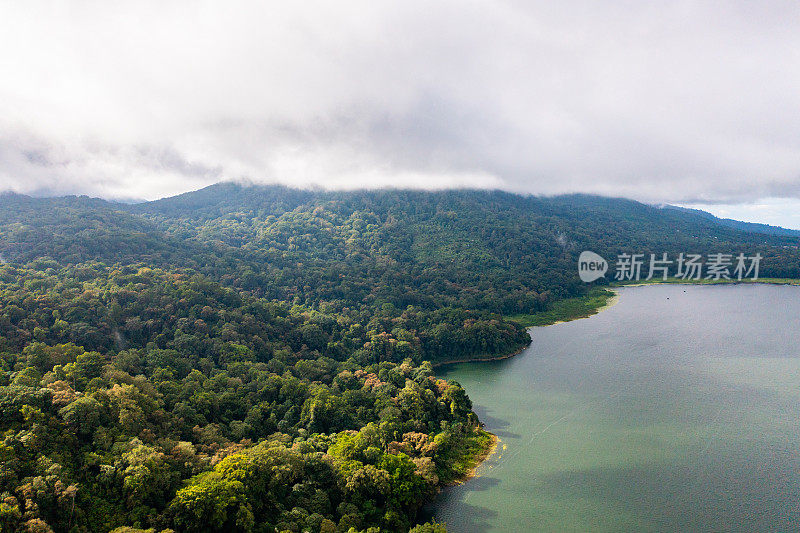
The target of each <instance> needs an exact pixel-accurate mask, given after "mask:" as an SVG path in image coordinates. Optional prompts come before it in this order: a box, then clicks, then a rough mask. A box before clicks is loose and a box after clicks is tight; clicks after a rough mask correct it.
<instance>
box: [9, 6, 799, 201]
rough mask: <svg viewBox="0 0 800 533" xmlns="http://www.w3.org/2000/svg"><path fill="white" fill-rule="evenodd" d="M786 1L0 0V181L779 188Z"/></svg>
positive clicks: (786, 140) (95, 187)
mask: <svg viewBox="0 0 800 533" xmlns="http://www.w3.org/2000/svg"><path fill="white" fill-rule="evenodd" d="M799 19H800V4H798V3H796V2H791V1H787V2H777V1H776V2H769V1H768V2H744V1H742V2H736V1H733V2H725V3H719V2H688V1H678V2H668V3H655V4H654V3H646V2H635V1H619V0H617V1H611V2H523V1H519V2H516V1H493V2H480V1H476V2H455V1H452V2H451V1H444V2H437V3H430V2H421V1H405V2H319V3H316V2H302V3H290V2H236V1H233V2H224V3H223V2H188V1H187V2H172V1H166V2H164V1H161V2H147V1H144V2H128V3H121V2H99V1H98V2H88V1H76V2H52V3H50V2H47V3H44V2H36V1H31V2H17V3H3V4H2V5H0V190H3V189H12V190H16V191H20V192H28V193H48V194H54V193H80V194H91V195H99V196H104V197H111V198H146V199H153V198H158V197H162V196H165V195H170V194H176V193H179V192H183V191H187V190H191V189H196V188H198V187H201V186H204V185H207V184H210V183H213V182H217V181H221V180H249V181H254V182H261V183H284V184H289V185H295V186H321V187H327V188H356V187H380V186H408V187H422V188H443V187H483V188H502V189H506V190H510V191H515V192H525V193H536V194H555V193H565V192H592V193H600V194H607V195H616V196H627V197H631V198H636V199H639V200H643V201H649V202H672V203H680V202H683V203H690V202H691V203H703V204H714V203H726V204H730V203H738V202H748V201H754V200H756V199H758V198H763V197H774V198H800V32H798V31H797V27H798V21H799Z"/></svg>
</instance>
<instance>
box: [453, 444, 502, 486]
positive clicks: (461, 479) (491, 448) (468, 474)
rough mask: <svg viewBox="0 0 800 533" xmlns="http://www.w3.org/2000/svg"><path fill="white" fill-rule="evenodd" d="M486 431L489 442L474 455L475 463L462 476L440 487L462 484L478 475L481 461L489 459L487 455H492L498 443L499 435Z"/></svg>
mask: <svg viewBox="0 0 800 533" xmlns="http://www.w3.org/2000/svg"><path fill="white" fill-rule="evenodd" d="M483 431H486V430H483ZM486 433H487V434H488V435H489V437H490V438H491V441H490V442H489V445H488V446H487V447H486V448H485V449H484V450H483V451H482V452H481V453H479V454H477V455H476V456H475V464H474V465H473V466H472V467H471V468H470V469H469V470H468V471H467V472H465V473H464V475H463V476H461V477H459V478H458V479H454V480H453V481H451V482H450V483H448V484H446V485H444V486H443V487H442V489H444V488H447V487H454V486H456V485H462V484H464V483H466V482H467V481H469V480H470V479H473V478H475V477H478V468H479V467H480V466H481V465H482V464H483V463H485V462H486V460H487V459H489V457H491V456H492V455H494V452H496V451H497V446H498V445H499V444H500V437H498V436H497V435H495V434H494V433H491V432H489V431H486Z"/></svg>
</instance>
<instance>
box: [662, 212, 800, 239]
mask: <svg viewBox="0 0 800 533" xmlns="http://www.w3.org/2000/svg"><path fill="white" fill-rule="evenodd" d="M663 207H664V208H665V209H676V210H678V211H685V212H688V213H695V214H697V215H699V216H702V217H705V218H707V219H709V220H713V221H714V222H716V223H717V224H720V225H723V226H728V227H729V228H735V229H738V230H741V231H746V232H748V233H766V234H768V235H783V236H788V237H800V230H796V229H788V228H782V227H780V226H771V225H769V224H759V223H757V222H742V221H740V220H733V219H732V218H719V217H717V216H714V215H712V214H711V213H709V212H707V211H703V210H701V209H691V208H688V207H679V206H677V205H664V206H663Z"/></svg>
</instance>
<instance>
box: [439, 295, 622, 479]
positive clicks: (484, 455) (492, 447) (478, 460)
mask: <svg viewBox="0 0 800 533" xmlns="http://www.w3.org/2000/svg"><path fill="white" fill-rule="evenodd" d="M608 290H609V291H611V292H613V293H614V295H613V296H610V297H609V298H608V299H607V300H606V302H605V303H604V304H603V305H602V306H600V307H598V308H596V309H595V310H594V312H592V313H589V314H587V315H583V316H575V317H572V318H570V319H568V320H559V321H557V322H553V323H552V324H546V325H543V326H531V327H529V328H527V330H528V331H530V330H532V329H534V328H546V327H547V326H554V325H556V324H563V323H565V322H572V321H573V320H581V319H583V318H589V317H592V316H594V315H596V314H598V313H599V312H601V311H604V310H605V309H608V308H609V307H612V306H614V305H616V304H617V302H619V300H620V293H619V291H618V290H616V288H608ZM528 346H530V343H529V344H528V345H526V346H524V347H522V348H520V349H519V350H517V351H515V352H512V353H510V354H506V355H499V356H492V357H485V358H480V359H460V360H453V361H442V362H438V363H436V364H434V365H433V368H438V367H441V366H444V365H451V364H457V363H485V362H488V361H502V360H504V359H510V358H512V357H514V356H516V355H519V354H520V353H522V352H524V351H525V350H526V349H527V348H528ZM483 431H485V432H486V433H487V434H488V435H489V436H490V437H491V442H490V444H489V446H487V447H486V449H485V450H484V451H482V452H481V453H479V454H477V455H476V456H475V465H474V466H473V467H472V468H470V469H469V470H468V471H467V472H466V473H465V474H464V475H463V476H461V477H459V478H458V479H455V480H453V481H452V482H450V483H448V484H446V485H444V486H443V487H442V488H443V489H444V488H446V487H452V486H454V485H461V484H463V483H466V482H467V481H469V480H470V479H472V478H474V477H477V471H478V468H479V467H480V466H481V465H482V464H483V463H485V462H486V460H487V459H489V458H490V457H491V456H492V455H494V453H495V452H496V451H497V447H498V445H499V444H500V438H499V437H498V436H497V435H495V434H494V433H492V432H490V431H487V430H485V429H484V430H483Z"/></svg>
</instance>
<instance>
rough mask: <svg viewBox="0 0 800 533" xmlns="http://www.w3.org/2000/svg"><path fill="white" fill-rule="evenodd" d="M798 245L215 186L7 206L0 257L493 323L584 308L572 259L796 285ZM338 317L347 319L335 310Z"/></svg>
mask: <svg viewBox="0 0 800 533" xmlns="http://www.w3.org/2000/svg"><path fill="white" fill-rule="evenodd" d="M798 247H800V232H794V231H792V230H783V229H782V228H772V227H770V226H765V225H757V224H747V223H733V222H732V221H725V220H721V219H718V218H716V217H714V216H711V215H709V214H708V213H705V212H702V211H696V210H688V209H679V208H666V209H665V208H660V207H657V206H651V205H646V204H642V203H639V202H635V201H632V200H626V199H621V198H606V197H600V196H592V195H567V196H556V197H539V196H521V195H516V194H511V193H507V192H502V191H483V190H446V191H419V190H395V189H383V190H359V191H308V190H299V189H292V188H288V187H284V186H276V185H275V186H256V185H253V186H243V185H238V184H233V183H221V184H217V185H212V186H210V187H206V188H204V189H201V190H199V191H194V192H190V193H186V194H182V195H178V196H175V197H171V198H165V199H162V200H157V201H152V202H144V203H139V204H134V205H129V204H121V203H112V202H106V201H103V200H97V199H91V198H86V197H74V196H72V197H63V198H49V199H43V198H29V197H26V196H21V195H6V196H4V197H3V200H2V205H1V206H0V254H2V255H3V257H4V258H5V259H7V260H9V261H30V260H34V259H37V258H42V257H47V258H50V259H52V260H54V261H56V262H59V263H66V264H75V263H79V262H82V261H94V260H99V261H103V262H105V263H107V264H115V263H119V264H132V263H137V262H140V263H145V264H150V265H154V266H159V267H162V268H176V267H178V268H191V269H194V270H196V271H198V272H201V273H203V274H205V275H207V276H209V277H211V278H213V279H217V280H220V281H221V282H223V283H225V284H227V285H230V286H234V287H237V288H239V289H242V290H246V291H250V292H253V293H254V294H257V295H261V296H267V297H270V298H275V299H280V300H286V299H289V300H291V299H299V301H303V302H307V303H311V302H321V301H338V302H359V304H362V303H364V302H387V303H391V304H393V305H395V306H398V307H401V308H402V307H405V306H407V305H415V306H421V307H427V308H439V307H442V306H450V305H454V306H458V307H467V308H473V309H476V308H477V309H488V310H493V311H497V312H502V313H513V312H523V311H525V310H530V309H534V308H536V307H537V306H539V305H541V302H546V301H551V300H553V299H558V298H563V297H567V296H574V295H578V294H581V293H582V292H583V291H584V290H585V286H584V284H583V283H582V282H581V281H580V280H579V279H578V277H577V275H576V269H575V264H576V263H575V262H576V260H577V255H578V254H579V253H580V252H581V251H582V250H593V251H595V252H597V253H599V254H601V255H603V256H604V257H607V258H613V257H615V256H616V255H617V254H619V253H622V252H634V253H645V254H647V253H657V254H660V253H664V252H666V253H672V254H677V253H679V252H699V253H712V252H724V253H738V252H748V253H755V252H760V253H762V255H764V256H765V260H764V262H763V270H762V272H761V274H762V275H763V276H774V277H800V252H798ZM341 305H343V304H341Z"/></svg>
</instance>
